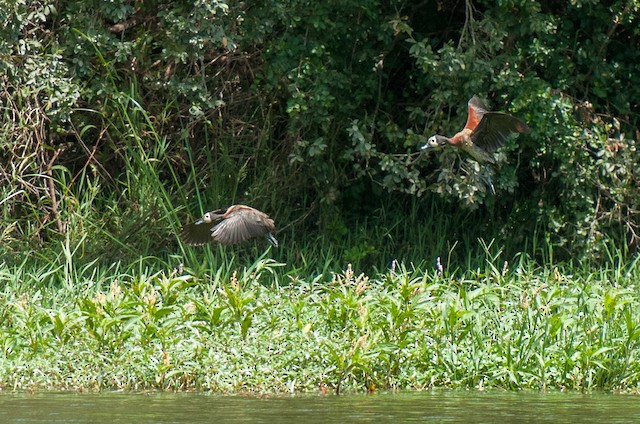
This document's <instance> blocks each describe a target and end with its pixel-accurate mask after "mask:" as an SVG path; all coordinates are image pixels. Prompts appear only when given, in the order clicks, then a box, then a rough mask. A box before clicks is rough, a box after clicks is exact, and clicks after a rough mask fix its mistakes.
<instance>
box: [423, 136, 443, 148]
mask: <svg viewBox="0 0 640 424" xmlns="http://www.w3.org/2000/svg"><path fill="white" fill-rule="evenodd" d="M443 144H444V143H441V142H440V141H438V137H437V136H435V135H432V136H431V137H429V139H427V144H425V145H424V146H422V147H421V149H422V150H425V149H436V148H438V147H441V146H442V145H443Z"/></svg>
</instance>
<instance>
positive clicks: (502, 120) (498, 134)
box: [471, 112, 529, 153]
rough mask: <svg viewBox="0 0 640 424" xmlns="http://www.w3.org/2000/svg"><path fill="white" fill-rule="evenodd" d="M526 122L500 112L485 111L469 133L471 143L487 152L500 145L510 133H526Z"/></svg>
mask: <svg viewBox="0 0 640 424" xmlns="http://www.w3.org/2000/svg"><path fill="white" fill-rule="evenodd" d="M528 132H529V127H528V126H527V124H525V123H524V122H522V121H521V120H519V119H518V118H516V117H514V116H511V115H509V114H507V113H502V112H485V113H484V115H483V116H482V119H481V120H480V122H479V123H478V125H477V126H476V128H475V130H474V131H473V133H472V134H471V140H472V141H473V144H475V145H476V146H478V147H481V148H482V149H484V150H486V151H487V152H489V153H493V152H495V151H496V150H497V149H498V148H499V147H502V146H503V145H504V143H505V142H506V141H507V138H508V137H509V134H511V133H528Z"/></svg>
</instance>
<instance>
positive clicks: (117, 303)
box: [0, 251, 640, 392]
mask: <svg viewBox="0 0 640 424" xmlns="http://www.w3.org/2000/svg"><path fill="white" fill-rule="evenodd" d="M269 256H270V251H268V252H266V254H265V256H263V257H261V258H259V259H258V260H256V261H255V262H253V263H252V264H250V265H248V266H235V265H233V263H231V264H229V263H227V264H220V263H218V264H215V263H210V264H209V268H208V269H204V270H200V271H198V272H195V271H192V270H189V269H180V267H176V269H173V268H172V267H170V266H169V265H168V264H164V267H163V266H162V262H161V261H160V260H158V259H155V258H147V259H144V260H141V261H140V262H139V263H137V264H136V265H135V266H132V267H123V266H119V265H113V266H111V267H101V266H85V267H82V268H79V269H77V268H75V267H74V266H67V267H65V266H60V267H57V268H52V267H51V266H50V265H49V266H43V267H41V268H35V267H33V266H30V265H27V263H24V264H22V265H11V266H9V265H6V264H5V265H2V266H0V279H1V281H2V285H1V287H2V292H1V293H0V311H1V312H0V346H2V352H1V353H0V355H1V361H0V386H1V387H2V388H3V389H4V390H14V389H15V390H46V389H65V390H66V389H70V390H112V389H130V390H149V389H151V390H153V389H160V390H210V391H215V392H235V391H251V392H287V391H295V392H308V391H317V390H320V389H319V388H320V387H326V388H327V390H329V391H341V392H349V391H366V390H368V389H370V388H373V387H375V388H377V389H424V388H431V387H451V388H493V387H495V388H507V389H520V388H532V389H567V390H585V389H586V390H591V389H604V390H627V389H629V390H631V389H638V387H639V386H640V366H639V365H638V363H639V362H638V359H639V358H638V356H639V355H640V349H639V348H640V294H639V292H638V289H637V287H636V285H637V281H639V279H638V278H639V277H640V266H639V265H638V261H637V260H636V261H635V262H633V263H631V264H630V265H629V266H624V267H623V266H620V265H614V264H611V265H610V266H608V267H607V266H605V267H602V268H600V270H598V271H597V272H594V271H589V270H587V269H585V270H580V269H572V270H571V271H569V270H566V269H565V270H563V269H562V268H558V267H555V268H552V267H548V268H547V267H545V268H539V267H537V266H535V265H533V263H532V262H530V261H528V260H525V259H522V260H521V261H520V262H519V263H514V264H511V265H509V264H506V263H499V262H497V261H491V260H489V259H490V258H489V259H488V260H487V261H486V263H485V266H483V267H478V268H476V269H474V270H468V271H465V272H447V271H446V270H445V271H444V273H442V274H440V275H439V274H438V272H437V270H426V271H425V270H413V269H405V267H403V266H402V265H401V264H398V265H397V266H396V267H395V269H394V270H388V271H385V272H383V273H379V274H376V275H370V276H365V275H363V274H360V272H359V271H358V270H357V269H351V267H346V269H345V271H343V273H341V274H334V275H333V276H332V277H331V276H329V277H327V276H325V277H318V278H316V279H314V278H313V277H306V276H302V275H295V272H288V271H287V268H288V266H287V265H285V264H279V263H276V262H274V261H273V260H271V259H268V258H269Z"/></svg>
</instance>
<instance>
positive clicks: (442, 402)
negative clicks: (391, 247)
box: [0, 390, 640, 424]
mask: <svg viewBox="0 0 640 424" xmlns="http://www.w3.org/2000/svg"><path fill="white" fill-rule="evenodd" d="M355 422H357V423H366V422H371V423H376V424H386V423H411V422H420V423H422V422H434V423H509V422H513V423H525V422H531V423H534V422H535V423H631V422H640V395H610V394H576V393H570V394H566V393H536V392H501V391H488V392H476V391H437V390H436V391H429V392H408V393H375V394H372V395H344V396H333V395H330V396H318V395H296V396H267V397H255V396H254V397H250V396H222V395H207V394H194V393H190V394H167V393H151V394H132V393H99V394H69V393H41V394H8V393H2V394H0V423H2V424H4V423H109V424H118V423H167V424H169V423H303V424H310V423H355Z"/></svg>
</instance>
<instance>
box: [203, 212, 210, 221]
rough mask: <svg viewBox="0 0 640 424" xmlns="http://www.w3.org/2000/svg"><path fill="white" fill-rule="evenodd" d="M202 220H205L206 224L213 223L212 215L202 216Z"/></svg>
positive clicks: (208, 213)
mask: <svg viewBox="0 0 640 424" xmlns="http://www.w3.org/2000/svg"><path fill="white" fill-rule="evenodd" d="M202 219H203V220H204V222H211V213H210V212H207V213H205V214H204V215H203V216H202Z"/></svg>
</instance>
